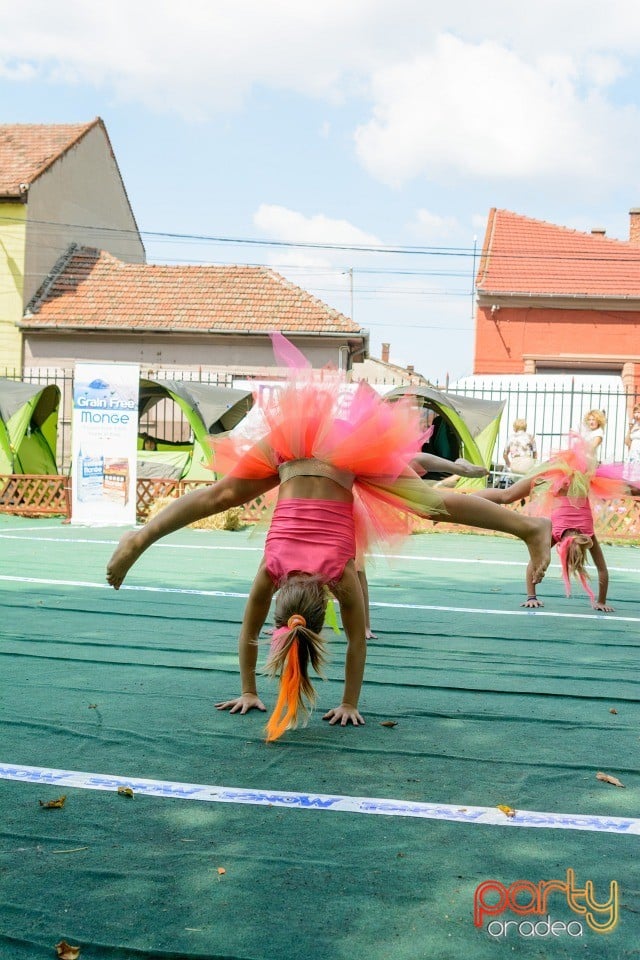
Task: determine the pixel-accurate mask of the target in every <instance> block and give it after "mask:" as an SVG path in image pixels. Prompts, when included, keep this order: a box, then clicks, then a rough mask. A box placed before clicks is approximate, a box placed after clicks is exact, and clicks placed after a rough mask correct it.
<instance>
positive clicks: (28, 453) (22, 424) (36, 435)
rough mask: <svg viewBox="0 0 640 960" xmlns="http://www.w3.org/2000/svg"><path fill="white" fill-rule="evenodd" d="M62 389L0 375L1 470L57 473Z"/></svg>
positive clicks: (7, 471)
mask: <svg viewBox="0 0 640 960" xmlns="http://www.w3.org/2000/svg"><path fill="white" fill-rule="evenodd" d="M59 407H60V388H59V387H58V386H57V385H56V384H54V383H51V384H47V385H42V384H39V383H24V382H23V381H21V380H6V379H4V378H0V473H3V474H13V473H20V474H25V473H27V474H29V473H34V474H50V475H54V474H57V473H58V467H57V464H56V442H57V437H58V410H59Z"/></svg>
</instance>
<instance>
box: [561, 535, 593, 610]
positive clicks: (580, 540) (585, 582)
mask: <svg viewBox="0 0 640 960" xmlns="http://www.w3.org/2000/svg"><path fill="white" fill-rule="evenodd" d="M592 547H593V538H592V537H590V536H589V535H588V534H586V533H581V532H580V531H579V530H565V531H564V532H563V534H562V536H561V537H560V540H559V541H558V543H557V544H556V549H557V551H558V555H559V557H560V567H561V570H562V579H563V580H564V585H565V590H566V593H567V596H568V597H569V596H571V580H570V578H571V577H575V578H576V580H579V581H580V583H581V584H582V586H583V588H584V590H585V591H586V592H587V593H588V594H589V596H590V598H591V600H592V601H593V600H594V599H595V596H594V593H593V590H592V589H591V587H590V586H589V580H590V577H589V574H588V573H587V571H586V569H585V563H586V559H587V551H588V550H590V549H591V548H592Z"/></svg>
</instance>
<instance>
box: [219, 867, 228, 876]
mask: <svg viewBox="0 0 640 960" xmlns="http://www.w3.org/2000/svg"><path fill="white" fill-rule="evenodd" d="M226 872H227V871H226V870H225V868H224V867H218V873H219V874H221V875H222V874H223V873H226Z"/></svg>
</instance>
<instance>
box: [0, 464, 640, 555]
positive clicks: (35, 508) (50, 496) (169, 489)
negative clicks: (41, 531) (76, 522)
mask: <svg viewBox="0 0 640 960" xmlns="http://www.w3.org/2000/svg"><path fill="white" fill-rule="evenodd" d="M207 484H208V481H207V480H200V481H185V480H163V479H158V478H155V479H139V480H138V482H137V510H136V513H137V519H138V520H139V521H140V522H144V521H145V520H146V519H147V516H148V513H149V509H150V507H151V505H152V504H153V503H154V501H155V500H159V499H161V498H165V497H181V496H182V494H184V493H187V492H188V491H189V490H194V489H195V488H196V487H199V486H203V485H207ZM268 509H269V507H268V505H267V503H266V502H265V501H264V500H263V499H262V498H258V499H257V500H254V501H252V502H251V503H248V504H245V507H244V511H243V514H242V520H243V522H245V523H257V522H258V521H259V520H261V519H262V518H263V517H264V516H265V515H267V514H268ZM512 509H515V510H520V509H522V508H521V506H520V504H515V505H514V506H513V507H512ZM0 513H13V514H16V515H18V516H23V517H44V516H62V517H66V518H69V517H70V516H71V478H70V477H68V476H39V475H30V474H19V475H18V474H11V475H0ZM594 519H595V527H596V533H597V535H598V537H599V538H600V539H601V540H620V541H624V540H640V500H638V499H635V498H632V497H623V498H621V499H619V500H612V501H610V502H608V503H605V504H603V505H602V506H599V507H597V508H596V510H595V513H594ZM413 528H414V530H415V532H419V531H424V532H429V531H431V530H433V529H434V528H436V524H434V523H433V521H430V520H417V521H415V522H414V524H413ZM468 529H469V528H466V527H461V526H458V525H456V524H452V523H447V522H446V521H440V522H438V523H437V530H439V531H441V532H444V531H447V532H449V531H451V532H458V533H460V532H462V531H465V530H468ZM476 532H478V531H476ZM487 532H488V533H490V532H491V531H487Z"/></svg>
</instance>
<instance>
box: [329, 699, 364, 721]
mask: <svg viewBox="0 0 640 960" xmlns="http://www.w3.org/2000/svg"><path fill="white" fill-rule="evenodd" d="M322 719H323V720H328V721H329V723H330V724H331V725H332V726H333V724H334V723H339V724H340V726H341V727H346V726H347V724H348V723H352V724H353V725H354V727H357V726H358V725H359V724H361V723H364V719H363V717H362V716H361V715H360V713H359V712H358V709H357V708H356V707H352V706H351V704H349V703H341V704H340V706H339V707H334V709H333V710H329V711H328V712H327V713H325V715H324V716H323V718H322Z"/></svg>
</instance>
